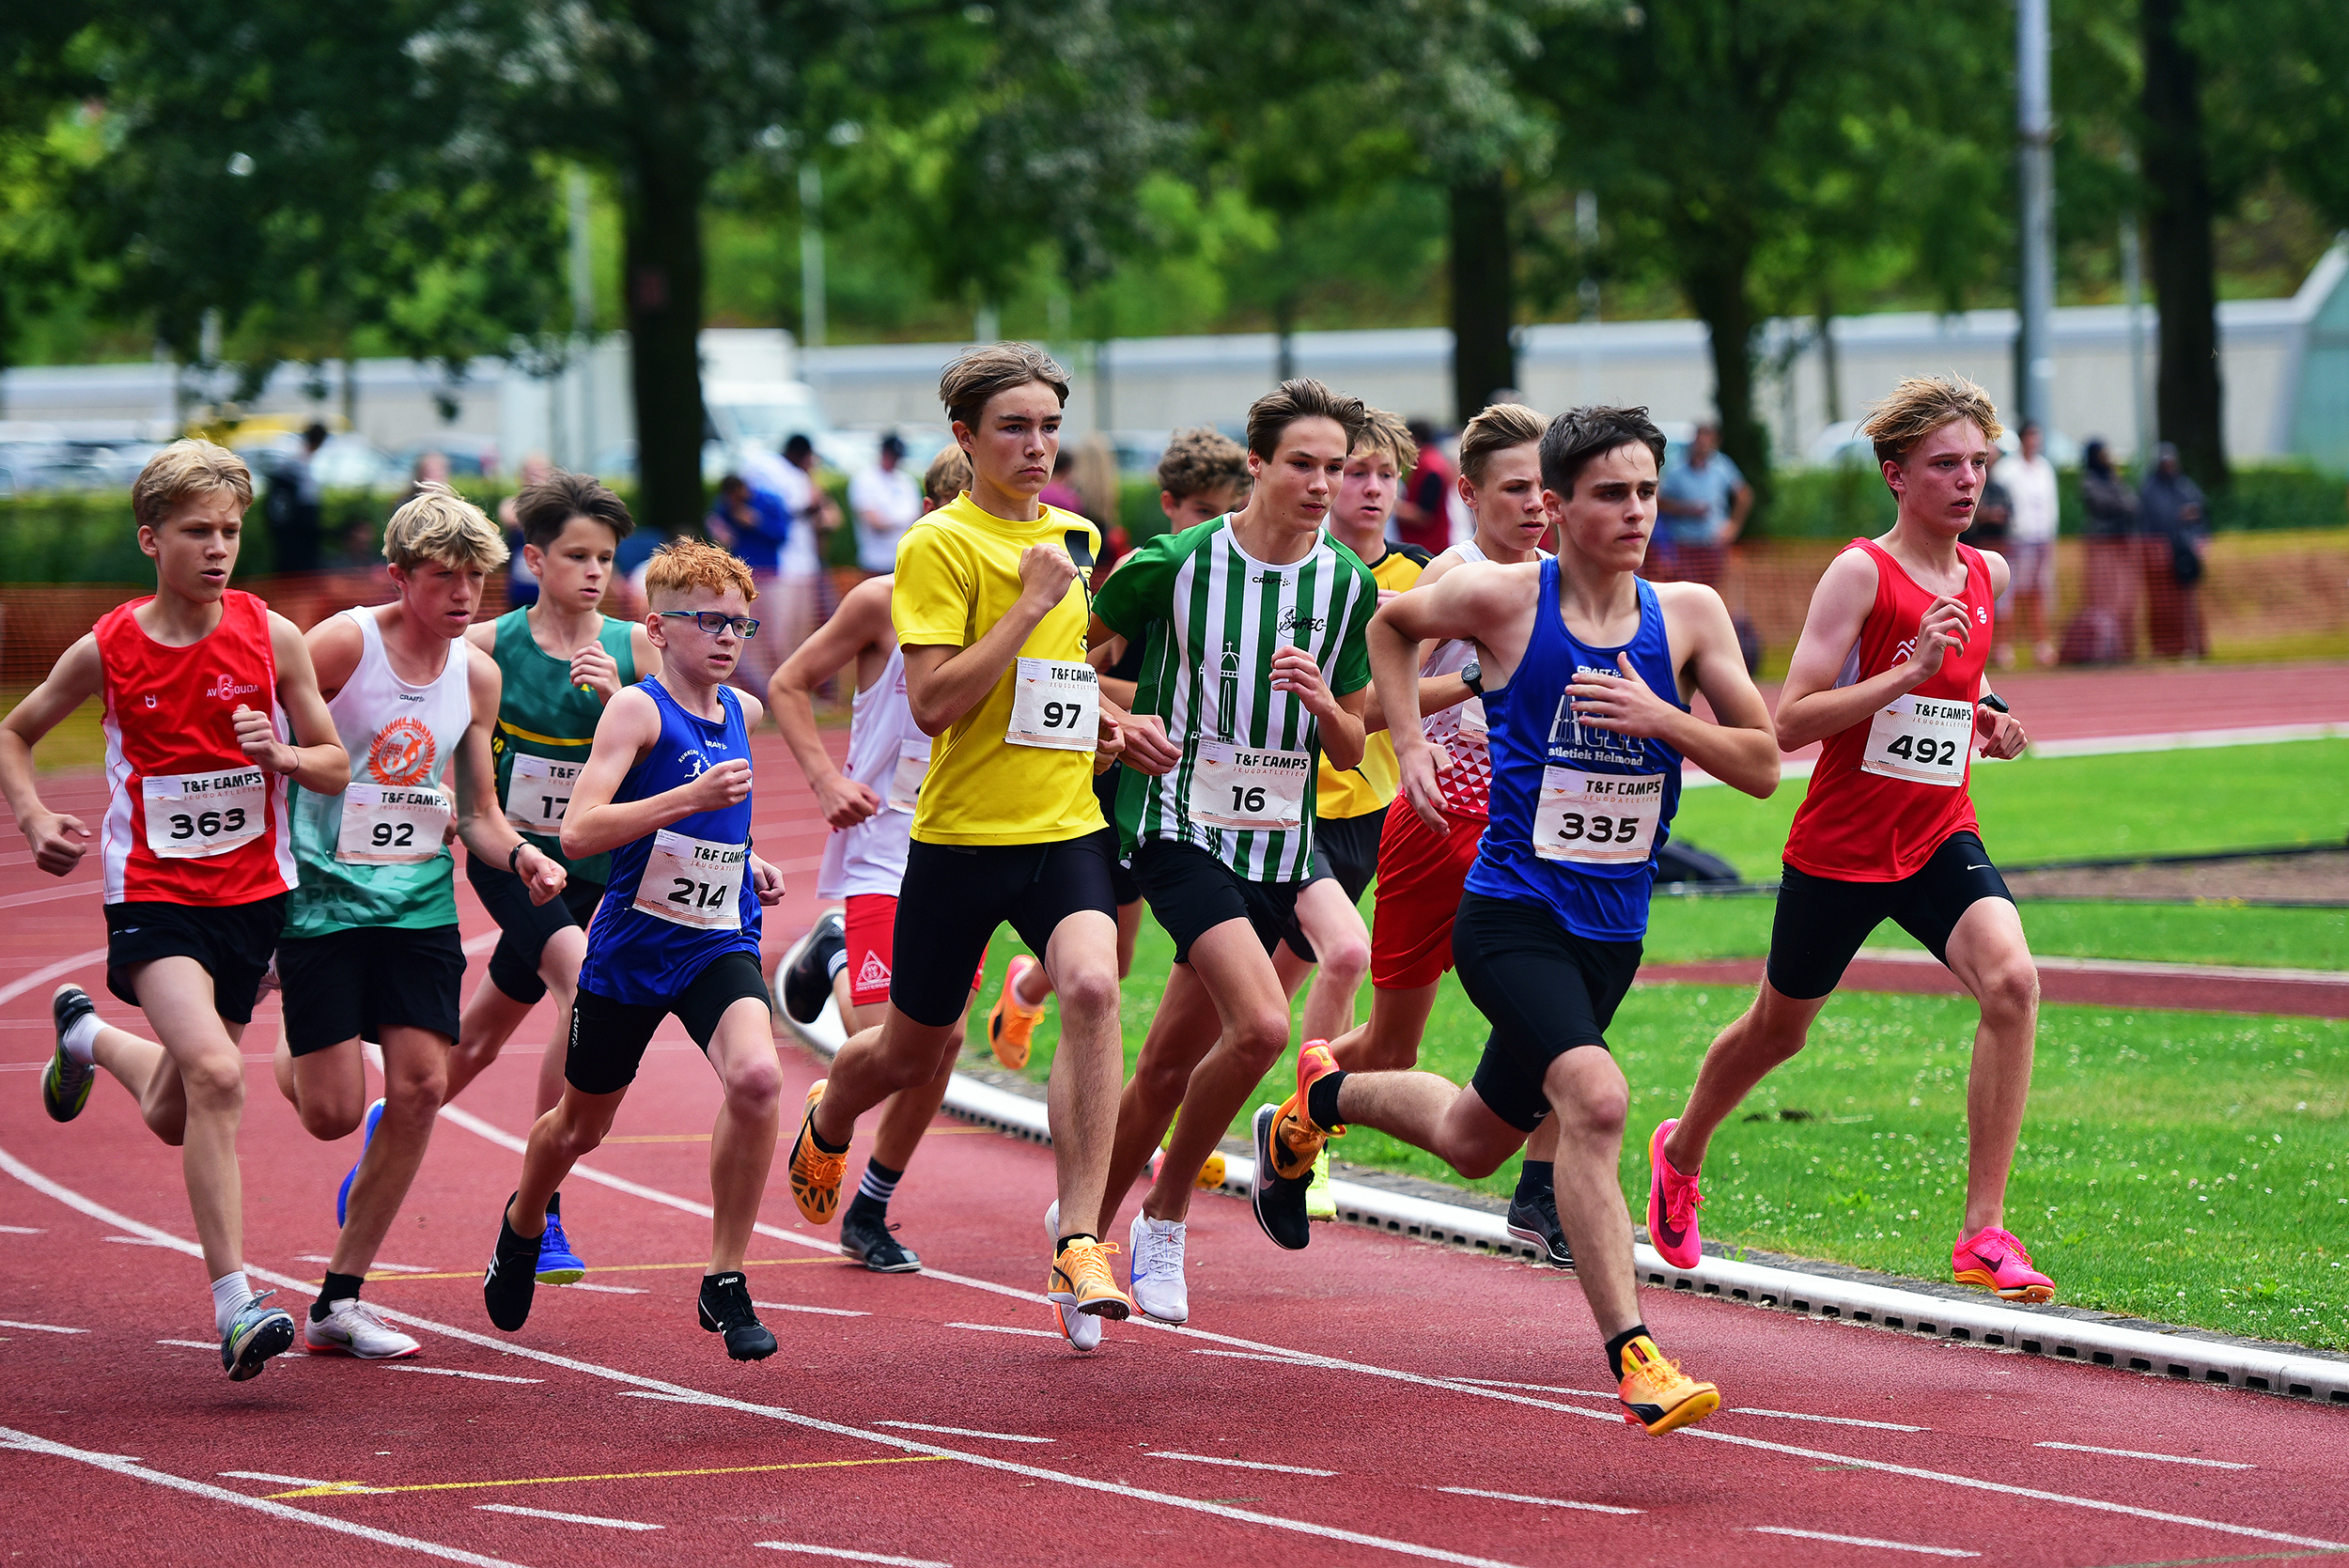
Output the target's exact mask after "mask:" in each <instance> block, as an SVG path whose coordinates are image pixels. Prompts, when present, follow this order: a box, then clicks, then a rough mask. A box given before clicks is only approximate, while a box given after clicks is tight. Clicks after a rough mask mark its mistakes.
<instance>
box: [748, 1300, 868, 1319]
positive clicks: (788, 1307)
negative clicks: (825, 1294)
mask: <svg viewBox="0 0 2349 1568" xmlns="http://www.w3.org/2000/svg"><path fill="white" fill-rule="evenodd" d="M751 1305H752V1306H754V1307H764V1308H765V1309H766V1310H767V1311H769V1312H814V1313H816V1314H817V1316H819V1317H871V1316H872V1315H873V1314H872V1313H870V1312H850V1311H848V1308H846V1307H803V1306H801V1304H800V1303H798V1302H797V1301H754V1302H752V1303H751Z"/></svg>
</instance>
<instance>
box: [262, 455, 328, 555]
mask: <svg viewBox="0 0 2349 1568" xmlns="http://www.w3.org/2000/svg"><path fill="white" fill-rule="evenodd" d="M325 444H326V427H325V426H323V425H321V424H319V423H318V422H317V421H316V420H312V421H311V422H310V427H309V428H307V429H305V430H303V432H302V450H301V451H300V452H298V453H295V454H293V455H292V456H290V457H288V458H284V459H282V460H281V461H280V463H279V465H278V468H277V471H276V472H275V473H274V474H271V475H270V485H269V500H268V502H267V503H266V505H265V506H264V508H263V509H264V512H265V513H266V515H267V516H268V518H269V544H270V569H271V570H272V571H274V572H280V573H285V572H314V571H316V570H318V569H319V530H320V527H321V525H322V524H323V523H324V521H325V519H326V508H325V505H324V504H323V498H322V496H321V495H320V493H319V479H318V474H316V473H314V472H313V471H312V469H311V467H310V461H311V459H312V458H316V457H317V456H318V455H319V447H321V446H324V445H325Z"/></svg>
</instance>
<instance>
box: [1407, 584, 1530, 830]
mask: <svg viewBox="0 0 2349 1568" xmlns="http://www.w3.org/2000/svg"><path fill="white" fill-rule="evenodd" d="M1443 555H1452V556H1456V557H1458V558H1459V559H1460V560H1462V561H1486V560H1490V559H1491V557H1490V556H1487V555H1486V553H1485V551H1484V547H1483V546H1481V545H1479V544H1478V543H1477V542H1476V541H1475V540H1474V539H1462V540H1461V541H1460V542H1459V543H1458V544H1456V545H1454V546H1453V547H1452V548H1451V549H1450V550H1447V551H1444V552H1443ZM1443 555H1439V556H1437V557H1436V561H1440V560H1442V559H1443ZM1548 556H1549V551H1546V550H1545V551H1539V552H1538V553H1537V555H1536V557H1535V558H1536V559H1539V560H1547V559H1548ZM1436 561H1430V562H1429V563H1428V566H1429V567H1431V568H1432V567H1434V566H1435V564H1436ZM1475 657H1476V644H1473V643H1470V642H1468V641H1467V640H1465V639H1462V638H1454V639H1451V640H1450V641H1447V642H1442V643H1438V644H1434V645H1433V646H1431V647H1430V648H1429V649H1428V650H1427V658H1426V660H1425V661H1424V662H1423V663H1422V664H1421V665H1420V667H1419V673H1420V676H1421V678H1422V679H1424V678H1426V677H1427V676H1429V675H1458V674H1459V673H1460V670H1461V669H1462V667H1463V666H1465V665H1466V664H1467V663H1468V662H1469V660H1472V659H1474V658H1475ZM1420 728H1421V729H1422V731H1423V732H1424V733H1425V735H1426V737H1427V738H1428V740H1429V742H1430V743H1432V744H1434V745H1437V746H1440V747H1442V748H1443V749H1444V750H1445V751H1446V752H1449V753H1451V754H1452V766H1451V767H1450V768H1446V769H1444V770H1442V771H1440V772H1439V773H1438V774H1437V775H1436V783H1437V785H1438V787H1439V788H1440V789H1441V790H1442V791H1443V805H1444V810H1446V811H1448V812H1452V813H1454V814H1455V815H1459V816H1473V817H1479V818H1481V817H1483V816H1485V815H1486V814H1487V813H1488V812H1489V811H1490V810H1491V802H1492V790H1493V764H1492V755H1491V753H1490V752H1488V751H1487V750H1486V744H1485V704H1484V700H1483V699H1482V698H1479V697H1470V699H1469V700H1468V701H1466V702H1464V703H1460V704H1457V705H1455V706H1452V707H1447V708H1445V709H1444V710H1443V711H1442V712H1440V713H1430V714H1427V715H1425V716H1424V717H1423V718H1422V719H1421V720H1420Z"/></svg>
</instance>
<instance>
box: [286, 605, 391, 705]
mask: <svg viewBox="0 0 2349 1568" xmlns="http://www.w3.org/2000/svg"><path fill="white" fill-rule="evenodd" d="M361 613H363V614H364V613H368V612H365V611H363V612H361ZM274 620H275V617H274V616H272V626H271V631H272V635H273V634H274V632H275V630H276V627H275V625H274ZM302 641H303V644H304V645H305V646H306V647H307V648H308V649H309V660H310V668H311V672H312V674H313V675H315V677H316V678H317V681H318V689H319V694H320V695H322V696H324V697H325V698H327V699H328V700H329V701H332V700H333V699H334V693H335V692H337V691H341V690H342V689H343V682H345V681H347V680H349V679H350V674H351V672H352V671H353V670H356V669H357V668H358V667H359V656H360V655H361V654H363V653H365V652H366V646H367V640H366V634H365V633H363V632H361V631H360V629H358V628H357V627H356V626H354V625H352V624H351V622H350V620H349V619H347V618H346V617H344V616H341V615H329V616H327V617H326V619H324V620H322V621H320V622H319V624H318V625H316V626H314V627H312V628H311V629H309V630H308V631H306V632H304V633H303V634H302Z"/></svg>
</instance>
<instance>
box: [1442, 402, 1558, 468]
mask: <svg viewBox="0 0 2349 1568" xmlns="http://www.w3.org/2000/svg"><path fill="white" fill-rule="evenodd" d="M1547 427H1548V424H1547V422H1546V421H1545V420H1544V419H1543V418H1542V416H1541V415H1540V414H1538V413H1535V412H1534V411H1532V409H1529V408H1527V407H1526V406H1525V405H1524V404H1523V403H1495V404H1492V405H1491V406H1490V407H1488V408H1486V410H1485V411H1483V412H1481V413H1479V414H1478V415H1477V416H1476V417H1475V418H1473V419H1471V420H1470V421H1469V422H1468V425H1467V427H1465V428H1463V429H1462V430H1461V431H1460V472H1461V473H1463V474H1467V475H1468V477H1469V483H1470V484H1471V485H1481V484H1483V483H1484V482H1485V470H1486V468H1488V467H1490V466H1491V464H1492V460H1493V459H1494V458H1497V457H1499V456H1500V455H1501V453H1503V452H1506V451H1508V450H1509V449H1510V448H1512V447H1517V446H1533V445H1537V444H1539V443H1540V442H1541V439H1542V431H1543V430H1544V429H1546V428H1547ZM1412 457H1413V460H1414V461H1416V460H1417V458H1418V454H1417V451H1416V449H1415V450H1414V452H1413V454H1412Z"/></svg>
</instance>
